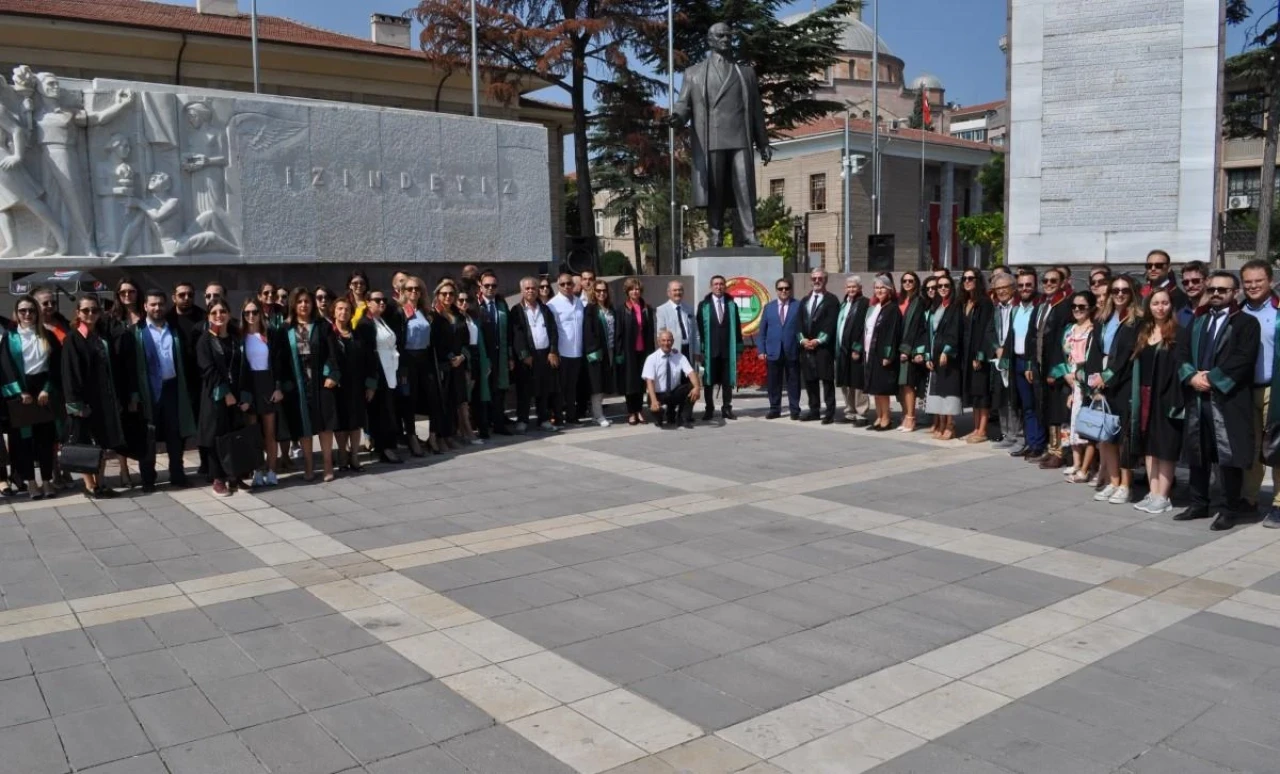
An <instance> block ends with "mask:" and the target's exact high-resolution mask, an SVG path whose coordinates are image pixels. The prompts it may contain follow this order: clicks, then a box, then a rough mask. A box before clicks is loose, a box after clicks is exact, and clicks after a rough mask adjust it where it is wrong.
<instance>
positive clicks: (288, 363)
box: [275, 287, 342, 481]
mask: <svg viewBox="0 0 1280 774" xmlns="http://www.w3.org/2000/svg"><path fill="white" fill-rule="evenodd" d="M288 312H289V320H288V322H287V323H286V324H285V325H284V327H282V328H281V329H280V330H279V331H277V332H276V346H275V356H276V358H277V361H278V363H279V365H278V366H277V373H279V374H281V375H282V377H283V380H284V418H285V425H286V426H287V427H288V430H289V437H290V438H292V439H293V440H295V441H297V442H298V446H299V447H301V448H302V462H303V466H304V469H305V474H304V475H303V478H304V479H305V480H306V481H312V480H314V479H315V460H314V458H313V454H312V448H311V438H312V437H313V436H319V437H320V455H321V458H322V460H323V463H324V480H325V481H332V480H333V430H334V428H336V427H337V426H338V406H337V398H336V397H335V394H334V393H335V392H336V391H337V387H338V383H339V382H340V381H341V379H342V373H341V372H340V371H339V370H338V360H337V357H336V354H335V350H336V349H337V346H336V345H335V344H334V341H333V328H332V327H331V326H330V325H329V324H328V323H327V322H326V321H324V320H322V319H320V318H318V317H316V316H315V304H314V303H313V301H312V299H311V291H310V290H308V289H307V288H303V287H298V288H294V289H293V292H292V293H291V294H290V295H289V308H288Z"/></svg>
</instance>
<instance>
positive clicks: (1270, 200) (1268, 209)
mask: <svg viewBox="0 0 1280 774" xmlns="http://www.w3.org/2000/svg"><path fill="white" fill-rule="evenodd" d="M1249 17H1250V8H1249V5H1248V3H1247V2H1246V0H1228V3H1227V20H1228V21H1229V22H1230V23H1232V24H1241V23H1243V22H1245V21H1247V20H1248V19H1249ZM1277 17H1280V8H1278V7H1277V6H1276V5H1273V6H1271V8H1270V9H1268V10H1267V11H1266V12H1265V13H1263V14H1262V15H1261V18H1262V19H1272V18H1277ZM1249 46H1250V47H1251V48H1250V49H1249V50H1247V51H1245V52H1244V53H1242V54H1239V55H1237V56H1233V57H1231V58H1230V59H1228V60H1227V63H1226V77H1227V79H1228V80H1229V81H1233V82H1237V83H1247V84H1252V85H1255V86H1256V87H1257V88H1256V90H1255V91H1254V92H1252V93H1251V95H1250V96H1249V97H1247V98H1245V99H1240V100H1235V101H1233V102H1231V103H1230V104H1229V105H1228V106H1227V107H1226V109H1225V110H1224V111H1223V113H1224V115H1223V118H1224V131H1225V133H1226V135H1227V136H1228V137H1233V138H1242V137H1243V138H1248V137H1255V138H1257V137H1260V138H1262V175H1261V177H1262V180H1261V184H1262V195H1261V196H1260V197H1259V201H1258V211H1257V228H1258V231H1257V242H1256V244H1255V247H1254V253H1255V257H1257V258H1262V259H1268V258H1270V256H1271V250H1272V245H1271V232H1272V221H1273V219H1274V217H1275V207H1276V195H1275V190H1276V146H1277V140H1278V139H1280V137H1278V131H1280V21H1273V22H1271V23H1270V24H1265V22H1263V21H1259V22H1258V23H1257V24H1256V25H1254V27H1253V28H1252V29H1251V30H1250V38H1249ZM1259 113H1262V114H1264V118H1263V121H1262V122H1261V125H1259V124H1257V123H1255V121H1254V116H1256V115H1257V114H1259Z"/></svg>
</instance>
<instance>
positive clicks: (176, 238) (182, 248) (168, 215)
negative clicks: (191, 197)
mask: <svg viewBox="0 0 1280 774" xmlns="http://www.w3.org/2000/svg"><path fill="white" fill-rule="evenodd" d="M172 189H173V181H172V180H171V179H170V178H169V175H168V174H167V173H165V172H156V173H154V174H152V175H151V177H150V178H148V180H147V192H148V193H150V194H151V199H153V200H154V203H155V206H154V207H148V206H147V204H146V203H143V202H138V201H135V202H133V203H132V204H131V205H130V206H131V207H134V208H137V209H140V210H142V211H143V212H144V213H146V215H147V217H148V218H149V219H150V220H151V223H152V225H154V226H155V229H156V231H157V232H158V233H159V235H160V247H161V250H162V251H163V252H164V254H165V255H171V256H172V255H194V254H196V253H227V254H231V255H234V254H236V253H238V252H239V248H237V247H236V246H235V245H233V244H231V243H230V242H228V241H227V240H225V239H223V238H222V237H221V236H219V235H218V234H217V233H216V232H214V231H213V230H212V225H213V213H211V212H202V213H200V214H199V215H197V216H196V226H197V228H200V229H203V230H201V231H196V232H194V233H187V232H186V231H185V230H184V229H183V227H182V203H181V202H179V201H178V197H176V196H173V195H172Z"/></svg>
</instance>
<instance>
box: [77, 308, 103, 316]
mask: <svg viewBox="0 0 1280 774" xmlns="http://www.w3.org/2000/svg"><path fill="white" fill-rule="evenodd" d="M79 311H80V314H100V313H101V312H102V308H101V307H97V306H82V307H80V310H79Z"/></svg>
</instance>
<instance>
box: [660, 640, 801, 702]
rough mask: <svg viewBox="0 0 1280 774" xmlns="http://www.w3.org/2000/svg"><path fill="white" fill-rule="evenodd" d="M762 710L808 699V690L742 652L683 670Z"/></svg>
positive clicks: (683, 672) (696, 678)
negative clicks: (750, 658) (765, 667)
mask: <svg viewBox="0 0 1280 774" xmlns="http://www.w3.org/2000/svg"><path fill="white" fill-rule="evenodd" d="M680 673H682V674H686V675H688V676H690V677H692V678H694V679H695V680H698V681H699V682H703V683H706V684H707V685H709V686H711V687H712V688H716V689H718V690H720V691H721V692H723V693H726V694H728V695H730V696H733V697H735V698H738V699H741V700H742V701H743V702H745V703H747V704H750V705H751V706H753V707H755V708H757V709H759V710H761V711H768V710H771V709H776V708H777V707H780V706H782V705H783V704H790V703H791V702H793V701H799V700H800V699H803V698H805V697H806V696H807V695H808V694H809V691H808V689H806V688H805V687H804V685H803V684H801V683H800V682H798V681H796V680H793V679H789V678H787V677H784V676H782V675H780V674H777V673H774V672H772V671H770V670H767V669H764V668H763V667H761V666H759V665H757V664H755V663H753V662H752V661H751V660H749V659H747V658H746V657H745V656H744V655H743V654H742V653H731V654H729V655H727V656H721V657H719V658H715V659H711V660H710V661H703V662H701V663H699V664H694V665H693V666H690V667H685V668H684V669H681V670H680Z"/></svg>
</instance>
